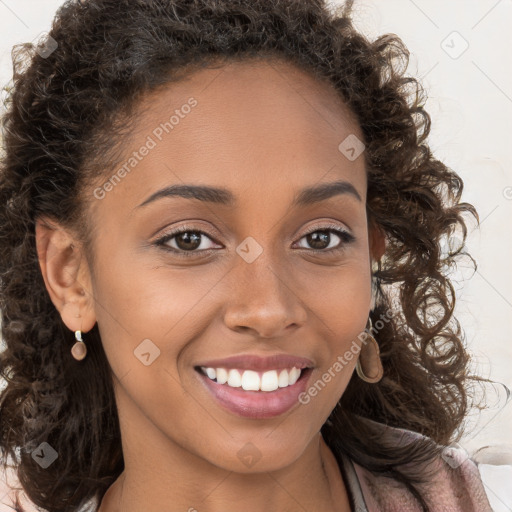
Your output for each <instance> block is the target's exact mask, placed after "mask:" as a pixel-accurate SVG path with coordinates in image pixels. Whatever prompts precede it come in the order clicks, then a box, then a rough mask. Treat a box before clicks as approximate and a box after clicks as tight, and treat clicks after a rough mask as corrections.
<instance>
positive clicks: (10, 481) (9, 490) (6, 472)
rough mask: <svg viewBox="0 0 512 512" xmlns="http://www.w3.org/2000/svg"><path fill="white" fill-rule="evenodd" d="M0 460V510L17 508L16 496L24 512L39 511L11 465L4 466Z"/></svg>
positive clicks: (9, 510) (11, 510)
mask: <svg viewBox="0 0 512 512" xmlns="http://www.w3.org/2000/svg"><path fill="white" fill-rule="evenodd" d="M0 462H1V463H0V512H13V510H17V509H16V507H15V504H16V498H17V499H18V501H19V503H20V504H21V505H22V507H23V510H24V512H41V511H40V510H39V509H38V508H36V506H35V505H34V503H32V502H31V501H30V500H29V499H28V498H27V496H26V495H25V492H24V491H23V488H22V486H21V484H20V482H19V481H18V477H17V475H16V472H15V470H14V469H13V468H12V467H11V466H7V467H6V466H5V465H4V464H3V461H0Z"/></svg>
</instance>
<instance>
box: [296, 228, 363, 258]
mask: <svg viewBox="0 0 512 512" xmlns="http://www.w3.org/2000/svg"><path fill="white" fill-rule="evenodd" d="M331 233H333V234H334V237H333V236H332V234H331ZM336 239H338V242H337V240H336ZM301 240H305V241H306V243H307V244H309V245H310V246H311V247H312V250H313V251H314V252H324V253H331V252H338V251H342V250H344V249H345V246H346V245H347V244H350V243H352V242H354V241H355V237H354V236H353V235H352V234H350V233H349V232H348V231H345V230H343V229H340V228H339V226H337V225H330V226H326V227H322V228H318V227H317V228H315V229H314V230H311V231H309V232H308V233H306V234H305V235H304V236H303V237H302V238H301ZM332 242H334V245H331V243H332ZM301 248H305V249H307V247H304V246H302V247H301Z"/></svg>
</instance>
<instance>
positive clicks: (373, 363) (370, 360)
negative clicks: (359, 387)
mask: <svg viewBox="0 0 512 512" xmlns="http://www.w3.org/2000/svg"><path fill="white" fill-rule="evenodd" d="M371 330H372V320H371V318H369V317H368V323H367V324H366V337H365V340H364V341H363V345H362V346H361V352H360V353H359V358H358V359H357V363H356V372H357V375H359V378H360V379H361V380H363V381H364V382H369V383H371V384H374V383H375V382H379V380H380V379H382V375H383V374H384V369H383V368H382V361H381V360H380V350H379V344H378V343H377V340H376V339H375V338H374V337H373V336H372V335H371ZM367 343H368V347H366V348H365V346H366V344H367ZM361 359H363V362H361ZM363 366H364V367H365V370H364V369H363ZM371 367H373V368H375V367H376V368H377V370H376V371H375V370H373V372H371V373H372V374H371V375H368V370H369V369H370V368H371Z"/></svg>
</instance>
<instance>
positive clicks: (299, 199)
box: [137, 181, 362, 208]
mask: <svg viewBox="0 0 512 512" xmlns="http://www.w3.org/2000/svg"><path fill="white" fill-rule="evenodd" d="M342 194H348V195H351V196H352V197H355V198H356V199H357V200H358V201H362V199H361V196H360V195H359V193H358V192H357V190H356V189H355V187H354V186H353V185H352V183H350V182H348V181H334V182H332V183H322V184H320V185H314V186H311V187H306V188H303V189H302V190H300V191H299V193H298V194H296V195H295V198H294V200H293V202H292V206H293V207H297V206H308V205H311V204H315V203H319V202H321V201H325V200H327V199H330V198H331V197H335V196H337V195H342ZM163 197H183V198H186V199H197V200H199V201H203V202H207V203H215V204H221V205H226V206H234V205H235V204H236V202H237V201H236V197H235V195H234V194H233V193H232V192H231V191H230V190H228V189H226V188H219V187H211V186H207V185H171V186H169V187H165V188H163V189H161V190H158V191H157V192H155V193H154V194H151V195H150V196H149V197H148V198H147V199H146V200H145V201H144V202H142V203H141V204H139V205H138V206H137V208H140V207H142V206H146V205H147V204H149V203H151V202H153V201H156V200H157V199H161V198H163Z"/></svg>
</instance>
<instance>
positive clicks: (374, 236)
mask: <svg viewBox="0 0 512 512" xmlns="http://www.w3.org/2000/svg"><path fill="white" fill-rule="evenodd" d="M368 237H369V246H370V255H371V257H372V260H374V261H379V260H380V259H381V257H382V255H383V254H384V252H385V251H386V235H385V234H384V232H383V231H382V229H381V228H380V227H379V226H378V225H377V224H376V223H374V222H371V223H370V226H369V229H368Z"/></svg>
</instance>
